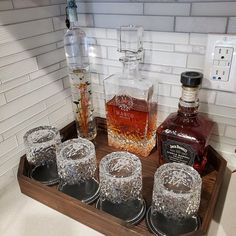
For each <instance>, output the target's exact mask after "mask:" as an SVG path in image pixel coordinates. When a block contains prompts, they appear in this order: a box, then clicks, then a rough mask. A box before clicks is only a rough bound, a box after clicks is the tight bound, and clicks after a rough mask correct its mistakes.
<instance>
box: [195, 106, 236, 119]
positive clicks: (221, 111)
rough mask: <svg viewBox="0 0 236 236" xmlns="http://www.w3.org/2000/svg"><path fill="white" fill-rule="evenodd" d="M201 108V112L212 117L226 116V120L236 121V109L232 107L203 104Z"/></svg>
mask: <svg viewBox="0 0 236 236" xmlns="http://www.w3.org/2000/svg"><path fill="white" fill-rule="evenodd" d="M199 108H200V111H202V112H204V113H207V114H211V115H217V116H224V117H225V118H231V119H235V117H236V109H233V108H230V107H224V106H218V105H215V104H206V103H201V105H200V107H199Z"/></svg>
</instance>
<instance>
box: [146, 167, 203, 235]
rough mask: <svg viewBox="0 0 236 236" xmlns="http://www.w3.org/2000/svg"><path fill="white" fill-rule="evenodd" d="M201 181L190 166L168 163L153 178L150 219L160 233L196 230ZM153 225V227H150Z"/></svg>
mask: <svg viewBox="0 0 236 236" xmlns="http://www.w3.org/2000/svg"><path fill="white" fill-rule="evenodd" d="M201 186H202V180H201V177H200V175H199V174H198V172H197V171H196V170H194V169H193V168H192V167H191V166H188V165H185V164H182V163H167V164H164V165H162V166H161V167H159V168H158V169H157V171H156V173H155V176H154V186H153V195H152V205H151V209H150V210H149V211H150V212H148V214H147V216H148V221H149V224H151V227H153V228H154V229H155V230H156V231H157V232H158V233H159V234H160V232H159V231H161V232H162V233H163V232H164V233H167V234H168V235H179V234H183V233H188V232H191V231H194V230H197V228H198V227H199V218H198V217H197V212H198V208H199V205H200V200H201ZM149 226H150V225H149Z"/></svg>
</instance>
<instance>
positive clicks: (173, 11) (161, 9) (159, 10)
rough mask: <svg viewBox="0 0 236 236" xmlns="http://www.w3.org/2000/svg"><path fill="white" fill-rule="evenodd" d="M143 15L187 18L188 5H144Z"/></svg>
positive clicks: (188, 12) (188, 13)
mask: <svg viewBox="0 0 236 236" xmlns="http://www.w3.org/2000/svg"><path fill="white" fill-rule="evenodd" d="M144 14H145V15H159V16H162V15H163V16H188V15H190V4H189V3H144Z"/></svg>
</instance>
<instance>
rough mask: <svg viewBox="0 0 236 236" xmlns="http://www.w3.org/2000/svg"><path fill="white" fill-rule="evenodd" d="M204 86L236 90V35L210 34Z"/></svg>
mask: <svg viewBox="0 0 236 236" xmlns="http://www.w3.org/2000/svg"><path fill="white" fill-rule="evenodd" d="M202 87H204V88H210V89H217V90H223V91H230V92H234V91H236V35H217V34H210V35H208V43H207V50H206V57H205V68H204V80H203V83H202Z"/></svg>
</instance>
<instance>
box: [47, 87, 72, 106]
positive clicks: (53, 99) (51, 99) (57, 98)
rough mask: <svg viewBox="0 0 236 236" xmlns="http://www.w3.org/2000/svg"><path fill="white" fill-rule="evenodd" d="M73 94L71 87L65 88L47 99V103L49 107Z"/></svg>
mask: <svg viewBox="0 0 236 236" xmlns="http://www.w3.org/2000/svg"><path fill="white" fill-rule="evenodd" d="M70 96H71V91H70V88H68V89H65V90H63V91H61V92H59V93H57V94H55V95H53V96H51V97H49V98H47V99H46V100H45V104H46V106H47V107H51V106H54V105H55V104H56V103H58V102H61V101H64V100H65V99H66V98H68V97H70Z"/></svg>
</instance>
